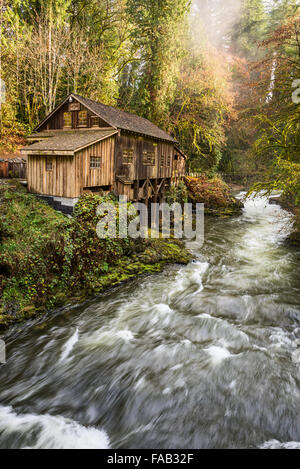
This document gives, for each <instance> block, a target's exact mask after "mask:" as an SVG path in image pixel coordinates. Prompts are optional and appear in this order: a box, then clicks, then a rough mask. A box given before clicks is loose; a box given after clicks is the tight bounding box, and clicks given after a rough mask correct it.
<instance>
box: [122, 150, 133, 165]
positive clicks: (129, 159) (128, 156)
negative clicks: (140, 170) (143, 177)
mask: <svg viewBox="0 0 300 469" xmlns="http://www.w3.org/2000/svg"><path fill="white" fill-rule="evenodd" d="M122 162H123V164H132V163H133V148H127V149H125V150H123V154H122Z"/></svg>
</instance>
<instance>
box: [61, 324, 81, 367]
mask: <svg viewBox="0 0 300 469" xmlns="http://www.w3.org/2000/svg"><path fill="white" fill-rule="evenodd" d="M78 340H79V330H78V327H77V328H76V331H75V332H74V334H73V335H72V336H71V337H70V339H69V340H67V342H66V343H65V345H64V346H63V350H62V354H61V356H60V360H59V361H60V362H62V361H64V360H66V358H68V356H69V355H70V353H71V352H72V350H73V348H74V345H75V344H76V343H77V342H78Z"/></svg>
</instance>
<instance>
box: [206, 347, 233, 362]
mask: <svg viewBox="0 0 300 469" xmlns="http://www.w3.org/2000/svg"><path fill="white" fill-rule="evenodd" d="M204 351H205V352H207V353H208V354H209V355H210V357H211V361H212V364H213V365H219V364H220V363H222V361H223V360H225V359H226V358H228V357H230V356H231V354H230V352H229V351H228V350H227V349H226V348H223V347H217V346H216V345H212V346H211V347H208V348H206V349H204Z"/></svg>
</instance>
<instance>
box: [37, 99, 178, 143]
mask: <svg viewBox="0 0 300 469" xmlns="http://www.w3.org/2000/svg"><path fill="white" fill-rule="evenodd" d="M70 97H72V98H74V99H76V100H77V101H79V102H80V103H81V104H82V105H83V106H85V107H87V108H88V109H90V110H91V111H92V112H94V113H95V115H97V116H98V117H100V118H101V119H102V120H104V121H105V122H107V123H108V125H110V126H111V127H114V128H116V129H120V130H127V131H130V132H135V133H137V134H140V135H147V136H149V137H154V138H158V139H160V140H166V141H169V142H173V143H176V140H175V139H174V138H173V137H171V135H169V134H167V133H166V132H165V131H164V130H162V129H160V128H159V127H157V125H155V124H153V122H151V121H149V120H148V119H145V118H144V117H139V116H137V115H136V114H130V113H129V112H125V111H121V110H120V109H117V108H115V107H112V106H107V105H106V104H102V103H98V102H97V101H93V100H91V99H87V98H84V97H83V96H79V95H77V94H73V93H72V94H70V95H69V96H68V97H67V98H66V99H65V100H64V101H63V102H62V103H61V104H60V105H59V106H58V107H57V108H56V109H55V110H54V111H53V112H52V113H51V114H50V115H49V116H47V117H46V119H44V120H43V121H42V122H41V123H40V124H39V125H38V127H36V129H35V130H38V129H39V128H40V127H41V125H42V124H43V123H44V122H46V121H47V120H48V119H49V117H50V116H51V115H53V114H54V113H55V112H56V111H57V110H58V109H59V108H60V107H61V106H62V105H63V104H65V103H66V102H67V101H68V100H69V98H70Z"/></svg>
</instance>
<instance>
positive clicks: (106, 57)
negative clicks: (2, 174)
mask: <svg viewBox="0 0 300 469" xmlns="http://www.w3.org/2000/svg"><path fill="white" fill-rule="evenodd" d="M297 18H299V5H298V1H297V0H239V1H237V0H193V1H192V2H191V1H189V0H156V1H153V0H89V1H87V0H0V77H1V79H2V80H3V81H4V82H5V84H6V102H5V103H4V104H3V105H2V106H1V111H0V132H1V135H2V138H1V145H5V138H6V136H7V135H8V134H11V133H21V134H26V133H29V132H30V131H31V130H32V129H33V128H34V126H35V125H36V124H37V122H38V121H39V120H40V119H41V118H43V117H44V116H45V114H46V113H48V112H50V111H52V110H53V109H54V108H55V106H56V105H57V104H58V103H59V102H60V100H61V99H63V98H64V97H65V96H66V95H67V94H68V93H70V92H75V93H78V94H82V95H84V96H87V97H89V98H91V99H95V100H99V101H101V102H104V103H105V104H109V105H113V106H118V107H120V108H121V109H124V110H126V111H129V112H134V113H137V114H139V115H141V116H144V117H146V118H149V119H150V120H152V121H153V122H155V123H156V124H158V125H159V126H161V127H163V128H165V130H166V131H168V132H171V133H173V135H174V136H175V137H176V138H177V139H178V140H179V141H180V143H181V145H182V148H183V150H184V152H185V153H186V154H187V156H188V167H189V168H190V169H191V170H193V171H206V172H208V173H211V174H213V173H214V172H215V171H218V170H219V171H236V172H238V171H256V170H261V169H262V170H264V169H265V168H269V167H270V166H272V165H273V163H274V151H275V150H274V147H272V148H273V149H272V150H270V149H269V150H267V151H265V150H262V149H263V148H264V147H263V145H267V143H266V142H267V141H268V138H271V140H272V139H273V137H274V135H275V134H274V132H275V130H274V128H273V130H272V125H275V127H276V129H277V130H278V131H279V132H281V137H278V138H279V140H278V139H277V140H276V141H277V142H279V141H280V142H281V139H285V144H287V145H288V144H289V143H288V142H290V141H292V140H293V138H294V137H293V138H291V139H290V137H288V138H287V137H286V135H290V132H291V129H294V130H293V132H294V135H296V136H297V135H298V134H299V127H297V126H298V125H299V124H298V123H297V119H298V118H299V116H298V115H297V112H298V111H297V109H298V108H297V106H296V105H294V104H293V103H292V101H291V83H292V80H293V79H294V78H300V73H299V30H298V29H297V28H298V23H297V21H298V20H297ZM295 106H296V107H295ZM291 116H294V117H291ZM273 119H279V120H278V121H276V124H275V123H274V122H275V120H273ZM289 119H291V120H289ZM293 119H294V120H293ZM287 122H290V123H291V126H288V128H286V125H287ZM277 130H276V131H277ZM268 136H269V137H268ZM274 138H275V137H274ZM295 138H296V137H295ZM255 142H256V143H255ZM293 142H294V143H293V144H292V146H291V148H289V149H287V150H286V152H285V155H291V154H293V155H295V154H297V151H298V149H299V147H297V145H299V141H297V138H296V143H295V141H294V140H293ZM293 145H296V147H294V146H293ZM275 153H276V155H277V153H278V152H277V150H276V151H275ZM255 155H256V158H255V157H254V156H255ZM285 158H286V156H285ZM293 159H294V160H295V157H294V156H293Z"/></svg>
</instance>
